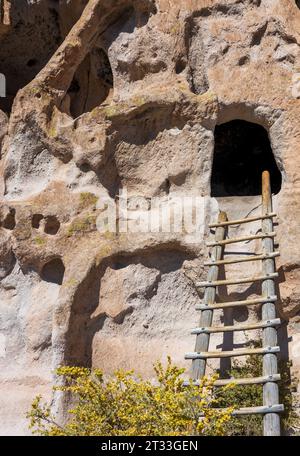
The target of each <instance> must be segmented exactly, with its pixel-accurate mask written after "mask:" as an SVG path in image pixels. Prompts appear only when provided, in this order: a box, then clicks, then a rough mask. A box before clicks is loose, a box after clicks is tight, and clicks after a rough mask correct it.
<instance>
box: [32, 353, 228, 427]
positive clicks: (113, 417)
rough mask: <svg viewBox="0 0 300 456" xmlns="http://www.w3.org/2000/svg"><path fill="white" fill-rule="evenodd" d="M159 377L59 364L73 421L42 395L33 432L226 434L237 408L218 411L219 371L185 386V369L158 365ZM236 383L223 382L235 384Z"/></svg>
mask: <svg viewBox="0 0 300 456" xmlns="http://www.w3.org/2000/svg"><path fill="white" fill-rule="evenodd" d="M154 370H155V373H156V381H155V382H151V381H149V380H144V379H142V377H140V376H136V375H134V372H133V371H129V372H124V371H121V370H120V371H117V372H115V374H114V376H113V377H111V378H109V379H107V380H105V379H104V376H103V373H102V371H101V370H99V369H93V370H89V369H86V368H82V367H61V368H59V369H58V375H59V376H62V377H63V378H64V386H60V387H56V388H55V389H56V390H57V389H58V390H59V391H64V392H66V393H68V394H70V396H71V398H72V401H71V402H72V403H73V404H74V405H73V407H72V408H70V409H69V410H68V414H69V420H68V422H67V424H66V425H64V426H60V425H59V424H58V423H56V421H55V417H54V416H52V415H51V411H50V407H49V405H46V404H42V403H41V397H40V396H38V397H37V398H36V399H35V400H34V402H33V404H32V407H31V410H30V412H29V413H28V418H29V419H30V428H31V430H32V431H33V432H34V433H37V434H40V435H47V436H60V435H61V436H74V435H75V436H136V435H140V436H176V435H224V434H225V433H226V426H227V424H228V423H229V421H230V420H231V413H232V411H233V408H225V409H222V410H219V409H218V408H217V407H218V405H219V404H218V399H216V397H215V395H214V393H213V390H214V382H215V380H216V376H214V377H211V378H207V377H205V378H203V379H202V381H201V382H200V386H194V385H192V383H191V384H190V385H189V386H183V380H182V378H181V375H182V374H183V372H184V369H180V368H178V367H176V366H174V365H172V363H171V360H170V358H168V363H167V365H166V367H163V365H162V364H161V363H157V364H156V365H155V366H154ZM231 387H232V385H230V386H227V387H224V388H225V389H228V388H231Z"/></svg>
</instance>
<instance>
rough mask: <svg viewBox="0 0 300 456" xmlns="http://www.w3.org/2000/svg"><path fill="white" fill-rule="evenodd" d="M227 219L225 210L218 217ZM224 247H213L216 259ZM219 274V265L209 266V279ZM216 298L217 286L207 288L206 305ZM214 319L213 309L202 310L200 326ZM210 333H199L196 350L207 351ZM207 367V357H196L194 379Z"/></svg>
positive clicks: (221, 232)
mask: <svg viewBox="0 0 300 456" xmlns="http://www.w3.org/2000/svg"><path fill="white" fill-rule="evenodd" d="M226 220H227V215H226V213H225V212H220V213H219V217H218V222H219V223H222V222H225V221H226ZM225 235H226V227H222V226H221V227H218V228H216V232H215V239H216V241H221V240H223V239H224V238H225ZM223 251H224V247H223V246H219V245H216V246H215V247H214V248H213V251H212V255H213V258H214V259H215V260H220V259H221V258H222V257H223ZM218 275H219V266H217V265H214V266H211V267H210V268H209V271H208V277H207V278H208V280H209V281H213V280H217V278H218ZM215 299H216V287H213V286H209V287H207V288H206V289H205V293H204V298H203V303H204V304H205V305H211V304H213V303H214V302H215ZM212 319H213V310H212V309H210V310H202V311H201V316H200V323H199V326H201V327H207V326H211V324H212ZM209 340H210V334H205V333H203V334H198V335H197V337H196V343H195V352H203V351H207V350H208V347H209ZM205 369H206V359H194V360H193V362H192V379H193V380H197V379H198V378H201V377H203V376H204V375H205Z"/></svg>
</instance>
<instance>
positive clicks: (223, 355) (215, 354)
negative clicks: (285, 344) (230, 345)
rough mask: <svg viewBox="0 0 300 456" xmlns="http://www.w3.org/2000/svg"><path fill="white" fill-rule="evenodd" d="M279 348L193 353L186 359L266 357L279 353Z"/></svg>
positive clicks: (186, 356) (188, 354) (187, 355)
mask: <svg viewBox="0 0 300 456" xmlns="http://www.w3.org/2000/svg"><path fill="white" fill-rule="evenodd" d="M279 351H280V348H279V347H263V348H248V349H247V348H243V349H241V350H231V351H216V352H213V351H212V352H199V353H197V352H192V353H187V354H186V355H185V359H209V358H233V357H235V356H246V355H265V354H267V353H279Z"/></svg>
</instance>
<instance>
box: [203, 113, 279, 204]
mask: <svg viewBox="0 0 300 456" xmlns="http://www.w3.org/2000/svg"><path fill="white" fill-rule="evenodd" d="M265 170H267V171H269V172H270V176H271V186H272V193H274V194H277V193H279V191H280V189H281V181H282V178H281V173H280V171H279V169H278V167H277V164H276V161H275V158H274V155H273V151H272V148H271V144H270V140H269V136H268V133H267V131H266V130H265V128H264V127H262V126H261V125H258V124H255V123H252V122H246V121H244V120H239V119H236V120H232V121H230V122H227V123H224V124H221V125H217V127H216V129H215V147H214V158H213V166H212V175H211V196H213V197H226V196H255V195H261V175H262V172H263V171H265Z"/></svg>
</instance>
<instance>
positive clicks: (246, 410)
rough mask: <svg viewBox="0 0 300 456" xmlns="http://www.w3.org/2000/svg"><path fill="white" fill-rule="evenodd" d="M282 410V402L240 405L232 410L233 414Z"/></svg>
mask: <svg viewBox="0 0 300 456" xmlns="http://www.w3.org/2000/svg"><path fill="white" fill-rule="evenodd" d="M282 412H284V405H283V404H274V405H262V406H260V407H242V408H240V409H237V410H234V411H233V412H232V415H233V416H238V415H265V414H266V413H282Z"/></svg>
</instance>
